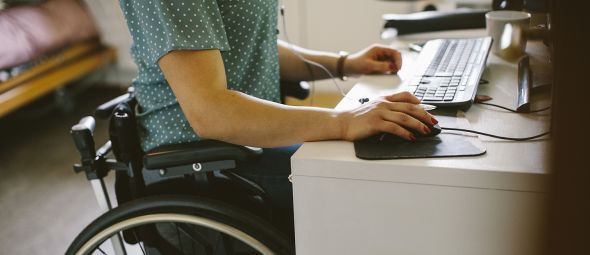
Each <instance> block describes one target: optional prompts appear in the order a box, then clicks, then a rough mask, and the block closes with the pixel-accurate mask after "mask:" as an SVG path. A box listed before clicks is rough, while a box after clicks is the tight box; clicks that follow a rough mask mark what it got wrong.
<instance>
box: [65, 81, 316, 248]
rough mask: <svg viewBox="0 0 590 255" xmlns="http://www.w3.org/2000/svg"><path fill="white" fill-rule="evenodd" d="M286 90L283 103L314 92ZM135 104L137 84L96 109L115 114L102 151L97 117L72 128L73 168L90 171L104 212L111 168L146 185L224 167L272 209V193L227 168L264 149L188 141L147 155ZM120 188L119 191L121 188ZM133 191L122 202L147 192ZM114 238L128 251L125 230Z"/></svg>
mask: <svg viewBox="0 0 590 255" xmlns="http://www.w3.org/2000/svg"><path fill="white" fill-rule="evenodd" d="M281 93H282V95H283V101H284V96H286V95H289V96H293V97H295V98H299V99H305V98H306V97H307V96H308V95H309V86H307V85H306V84H305V83H304V82H302V83H299V84H297V83H290V84H289V83H287V84H285V83H283V84H281ZM136 104H137V102H136V100H135V97H134V91H133V87H130V88H129V90H128V92H127V94H124V95H121V96H119V97H117V98H115V99H112V100H110V101H109V102H107V103H104V104H102V105H100V106H99V107H98V108H97V109H96V111H95V116H96V117H98V118H101V119H107V118H110V125H109V133H110V139H109V141H108V142H106V143H105V144H104V145H102V146H101V147H100V148H99V149H98V150H95V146H96V145H95V141H94V139H93V132H94V129H95V126H96V121H95V119H94V117H91V116H86V117H84V118H82V119H81V120H80V122H79V123H78V124H76V125H74V126H73V127H72V128H71V131H70V133H71V135H72V138H73V140H74V143H75V145H76V148H77V150H78V151H79V153H80V156H81V163H79V164H75V165H74V171H75V172H76V173H80V172H84V173H85V174H86V178H87V179H88V180H89V181H90V183H91V186H92V189H93V192H94V195H95V197H96V200H97V202H98V204H99V207H100V209H101V210H102V211H103V212H108V211H111V210H112V209H113V207H112V203H111V201H110V199H109V193H108V190H107V188H106V186H105V182H104V177H106V176H107V174H108V173H109V171H111V170H114V171H115V172H116V173H117V174H118V175H119V174H122V175H126V176H128V177H129V178H131V179H133V180H134V185H136V186H139V187H140V189H141V188H145V187H147V186H146V183H145V180H146V178H149V176H152V177H156V178H160V179H164V180H166V179H172V178H176V177H180V176H186V175H192V176H193V177H194V179H195V181H197V183H198V182H211V180H216V178H218V177H215V174H214V173H215V172H220V171H223V176H224V178H226V179H227V180H229V182H230V183H232V185H235V186H237V187H238V188H239V189H241V190H243V191H244V193H246V194H248V195H245V196H242V197H248V198H249V200H250V202H254V203H259V204H258V205H257V206H258V208H261V207H262V208H264V209H265V210H270V209H269V208H270V207H269V206H268V204H267V203H266V201H268V197H267V196H266V194H265V192H264V190H263V189H262V188H261V187H260V186H258V185H257V184H256V183H254V182H251V181H249V180H247V179H245V178H243V177H241V176H239V175H237V174H235V173H233V172H231V171H224V170H231V169H235V168H236V162H239V161H249V160H254V159H256V158H257V157H258V156H259V155H260V154H261V153H262V149H260V148H253V147H245V146H239V145H234V144H229V143H225V142H221V141H214V140H202V141H198V142H192V143H188V144H180V145H168V146H162V147H159V148H156V149H154V150H151V151H149V152H147V153H143V151H142V150H141V148H140V146H139V144H140V142H139V136H138V132H137V124H136V120H135V113H134V108H135V106H136ZM110 152H113V154H114V156H115V159H112V158H108V157H107V155H108V154H109V153H110ZM152 179H154V178H152ZM128 184H129V183H128ZM129 185H131V184H129ZM115 188H116V191H117V187H115ZM117 193H118V192H117ZM131 193H132V194H128V195H129V196H130V197H129V198H123V199H122V198H119V194H117V200H119V201H118V202H119V205H121V204H123V203H125V202H127V201H130V200H132V199H135V198H138V197H141V196H142V194H138V193H141V192H137V191H133V192H131ZM133 193H135V194H133ZM270 215H272V212H270ZM266 216H268V215H266ZM111 242H112V244H113V249H114V251H115V253H116V254H118V255H122V254H125V249H124V241H123V238H122V236H121V235H120V234H117V235H115V236H113V237H111Z"/></svg>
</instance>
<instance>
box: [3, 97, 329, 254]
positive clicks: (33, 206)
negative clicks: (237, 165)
mask: <svg viewBox="0 0 590 255" xmlns="http://www.w3.org/2000/svg"><path fill="white" fill-rule="evenodd" d="M118 94H119V92H117V91H113V90H106V91H104V90H95V89H94V90H90V91H87V92H85V93H84V94H82V95H80V96H79V97H78V99H77V100H76V102H77V107H76V109H75V110H74V112H73V113H71V114H68V115H63V114H60V113H59V111H57V110H55V109H53V108H52V106H53V104H52V100H50V99H51V97H49V98H46V99H45V100H41V102H37V103H34V105H33V106H29V107H26V108H25V109H22V110H19V111H16V112H13V113H12V114H10V115H7V116H5V117H3V118H0V172H1V176H0V254H63V253H64V252H65V250H66V248H67V246H68V244H69V243H70V242H71V241H72V240H73V238H74V237H75V236H76V234H77V233H79V232H80V231H81V230H82V229H83V228H84V227H85V226H86V225H87V224H88V223H90V222H91V221H92V220H93V219H94V218H96V217H98V216H99V215H100V212H99V208H98V206H97V203H96V201H95V199H94V195H93V193H92V190H91V188H90V185H89V183H88V182H87V181H86V178H85V176H84V175H83V174H75V173H74V172H73V170H72V164H73V163H74V162H77V161H79V158H78V157H79V156H78V153H77V152H76V150H75V148H74V145H73V143H72V140H71V138H70V136H69V133H68V132H69V129H70V127H71V126H72V125H73V124H75V123H76V122H77V121H78V120H79V119H80V118H81V117H83V116H85V115H88V114H90V113H92V111H93V109H94V107H96V106H97V105H98V104H100V103H101V102H104V101H106V100H108V99H110V98H112V97H114V96H116V95H118ZM339 99H340V97H339V96H338V95H337V94H334V93H330V92H321V91H318V93H316V96H315V97H314V105H319V106H325V107H330V106H334V105H335V104H336V102H338V100H339ZM289 102H290V103H292V104H300V105H309V103H310V101H309V100H308V101H294V100H290V101H289ZM95 137H96V138H95V139H96V140H97V141H105V140H106V123H105V122H104V121H103V122H98V123H97V131H96V133H95ZM112 182H113V180H112V179H108V180H107V186H109V187H112V186H113V185H112ZM111 194H112V192H111Z"/></svg>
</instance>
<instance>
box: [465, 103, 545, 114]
mask: <svg viewBox="0 0 590 255" xmlns="http://www.w3.org/2000/svg"><path fill="white" fill-rule="evenodd" d="M475 103H476V104H483V105H489V106H493V107H497V108H501V109H504V110H506V111H509V112H513V113H537V112H543V111H547V110H549V109H551V106H547V107H544V108H541V109H537V110H530V111H526V112H519V111H517V110H513V109H510V108H508V107H505V106H501V105H497V104H492V103H486V102H475Z"/></svg>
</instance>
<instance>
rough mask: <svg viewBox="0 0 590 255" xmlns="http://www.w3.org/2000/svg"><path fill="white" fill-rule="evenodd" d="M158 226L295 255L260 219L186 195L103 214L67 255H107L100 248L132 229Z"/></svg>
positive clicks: (155, 199)
mask: <svg viewBox="0 0 590 255" xmlns="http://www.w3.org/2000/svg"><path fill="white" fill-rule="evenodd" d="M157 224H172V225H173V226H178V225H183V224H184V225H190V226H194V227H195V228H203V229H205V230H206V231H211V232H214V233H218V234H217V235H219V237H216V238H222V239H223V235H225V236H226V237H230V238H232V240H234V242H235V241H239V242H241V243H242V244H243V245H246V246H248V247H249V249H252V250H254V251H256V252H257V253H259V254H294V250H293V248H292V246H291V244H290V243H289V242H288V241H286V240H287V239H286V238H284V236H283V235H282V233H280V232H279V231H278V230H276V229H274V228H273V227H272V226H271V225H270V224H268V223H267V222H266V221H264V220H262V219H260V218H258V217H257V216H255V215H253V214H250V213H248V212H246V211H244V210H241V209H239V208H236V207H235V206H231V205H229V204H225V203H222V202H219V201H215V200H210V199H206V198H200V197H194V196H183V195H172V196H154V197H146V198H141V199H137V200H134V201H132V202H129V203H127V204H124V205H122V206H119V207H117V208H115V209H113V210H111V211H109V212H107V213H105V214H103V215H102V216H100V217H99V218H97V219H96V220H94V221H93V222H92V223H91V224H89V225H88V226H87V227H86V228H85V229H84V230H83V231H82V232H81V233H80V234H79V235H78V237H76V239H75V240H74V242H72V244H71V245H70V247H69V248H68V251H67V252H66V254H68V255H70V254H71V255H74V254H76V255H78V254H84V255H85V254H94V252H98V251H100V253H99V254H106V253H104V251H103V250H102V249H101V248H100V247H101V246H102V247H103V248H104V247H105V246H103V245H107V247H108V244H107V242H108V241H107V240H108V239H109V238H111V237H115V236H117V235H119V234H120V233H122V232H123V231H125V230H128V231H132V232H133V231H136V230H130V229H141V228H142V227H144V226H151V225H153V226H156V225H157ZM177 228H178V227H177ZM179 238H180V237H179ZM214 240H218V239H214ZM209 241H210V240H209ZM142 242H143V241H142ZM215 242H216V241H214V242H209V244H212V243H215ZM132 244H135V243H132ZM138 245H139V248H140V249H141V250H142V252H144V254H145V251H144V248H145V247H143V246H142V245H146V244H145V243H143V244H141V243H138ZM181 246H182V244H181ZM127 247H129V246H127ZM215 247H217V246H215ZM136 248H137V247H136ZM125 249H126V248H125ZM181 249H184V248H182V247H181ZM215 249H216V250H217V248H215ZM222 249H225V248H222ZM226 252H227V251H226ZM189 254H194V253H189Z"/></svg>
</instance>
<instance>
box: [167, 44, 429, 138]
mask: <svg viewBox="0 0 590 255" xmlns="http://www.w3.org/2000/svg"><path fill="white" fill-rule="evenodd" d="M158 63H159V65H160V68H161V69H162V71H163V73H164V75H165V77H166V80H167V81H168V83H169V84H170V87H171V88H172V91H173V92H174V94H175V96H176V97H177V99H178V102H179V103H180V106H181V108H182V110H183V112H184V114H185V116H186V117H187V119H188V121H189V123H190V125H191V126H192V127H193V129H194V130H195V132H196V133H197V134H199V136H201V137H204V138H210V139H217V140H221V141H225V142H229V143H235V144H240V145H251V146H259V147H274V146H283V145H290V144H295V143H301V142H304V141H316V140H330V139H346V140H356V139H360V138H363V137H367V136H369V135H372V134H375V133H377V132H388V133H393V134H396V135H399V136H401V137H403V138H405V139H408V140H412V139H413V136H412V134H411V133H410V132H409V131H408V130H406V128H413V129H416V130H420V132H422V133H427V132H426V131H428V130H427V129H428V128H427V127H426V126H425V125H424V124H423V123H422V122H421V121H423V122H425V123H434V122H436V120H434V118H433V117H432V116H431V115H430V114H429V113H427V112H425V111H424V110H422V109H420V108H419V107H417V106H416V104H418V103H419V100H418V99H416V98H415V97H414V96H412V95H411V94H409V93H402V94H396V95H392V96H389V97H384V98H382V99H381V100H377V101H373V102H370V103H367V104H364V105H362V106H361V107H359V108H357V109H355V110H353V111H336V110H331V109H322V108H314V107H294V106H286V105H281V104H277V103H273V102H269V101H265V100H261V99H257V98H254V97H251V96H248V95H246V94H243V93H240V92H237V91H233V90H228V89H227V82H226V76H225V69H224V66H223V61H222V58H221V53H220V52H219V50H200V51H183V50H181V51H172V52H170V53H168V54H166V55H165V56H164V57H162V58H161V59H160V60H159V62H158ZM194 70H199V72H195V71H194ZM420 120H421V121H420Z"/></svg>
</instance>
